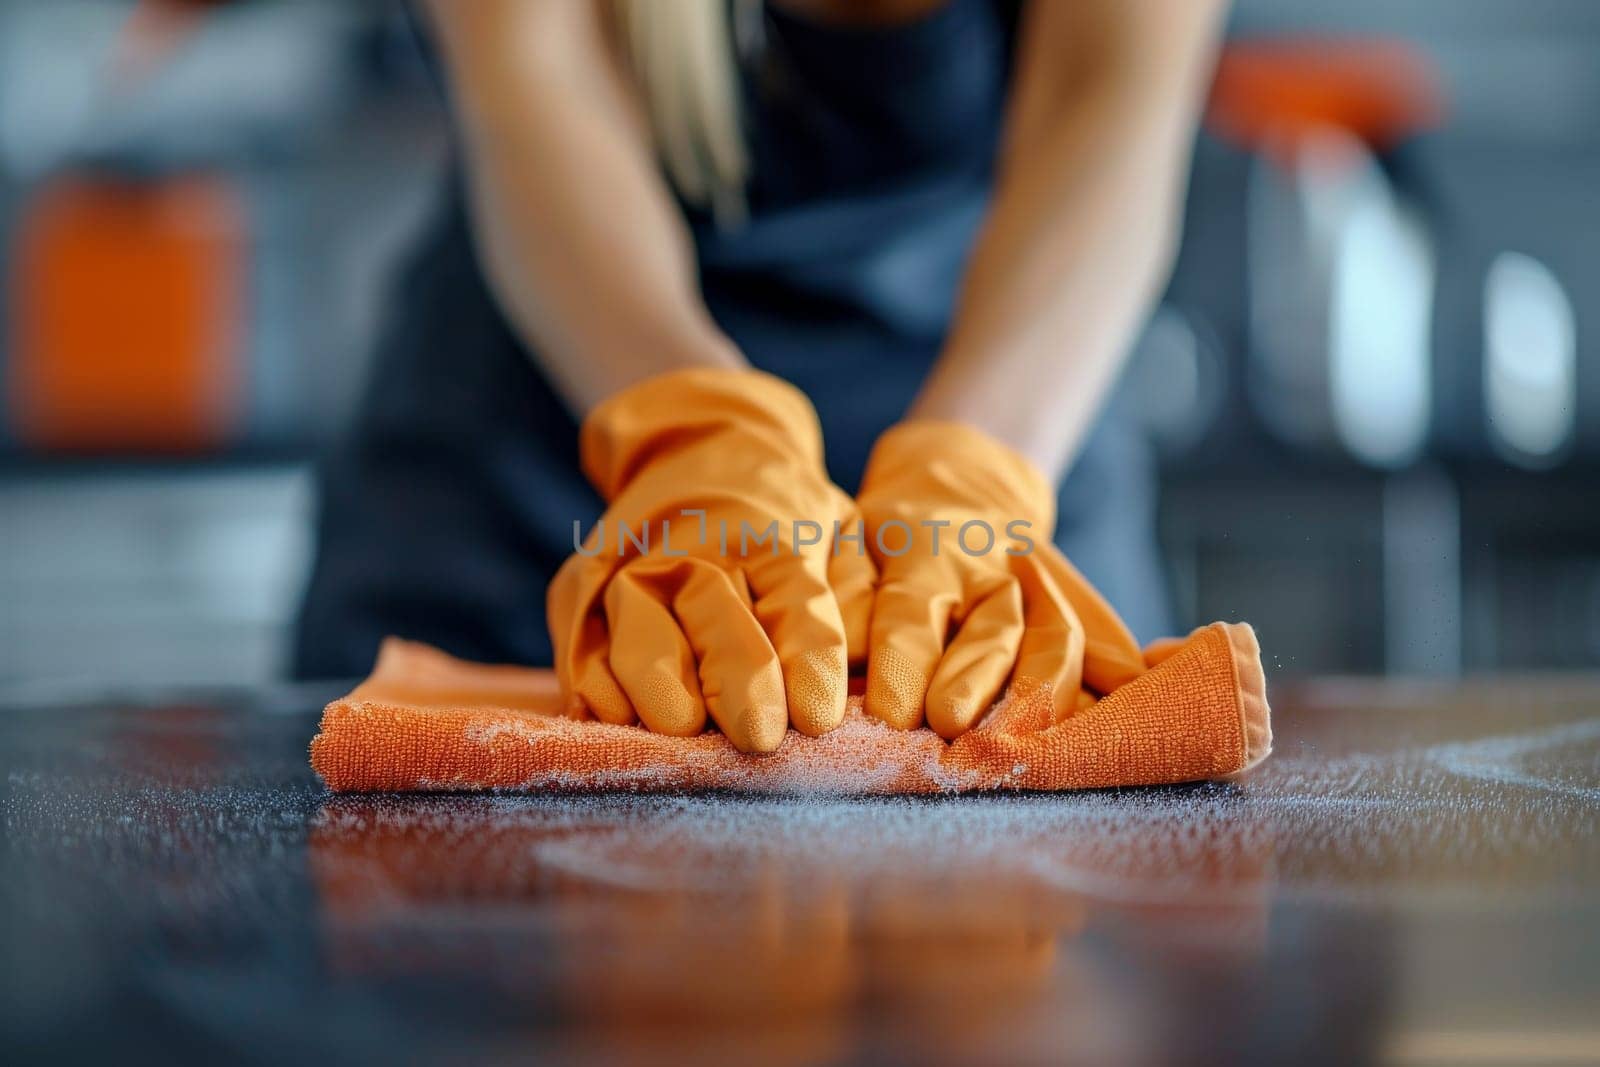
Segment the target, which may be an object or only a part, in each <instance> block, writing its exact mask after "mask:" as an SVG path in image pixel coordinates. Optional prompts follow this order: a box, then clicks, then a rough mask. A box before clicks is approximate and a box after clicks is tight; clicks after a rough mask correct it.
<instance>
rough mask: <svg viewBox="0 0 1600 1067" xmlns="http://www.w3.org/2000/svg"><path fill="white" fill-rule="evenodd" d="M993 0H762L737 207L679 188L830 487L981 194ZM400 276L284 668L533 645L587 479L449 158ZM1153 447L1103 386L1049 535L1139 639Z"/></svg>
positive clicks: (707, 268)
mask: <svg viewBox="0 0 1600 1067" xmlns="http://www.w3.org/2000/svg"><path fill="white" fill-rule="evenodd" d="M1014 18H1015V12H1014V10H1013V8H1012V6H1011V5H995V4H992V3H989V2H987V0H951V2H950V3H949V4H948V5H946V6H944V7H942V8H940V9H939V10H938V11H937V12H935V13H934V14H932V15H930V16H928V17H926V18H923V19H921V20H918V21H916V22H912V23H909V24H906V25H900V26H894V27H888V28H874V29H855V28H850V29H845V28H837V27H830V26H821V25H817V24H814V23H810V22H806V21H804V20H801V19H799V18H797V17H795V16H792V15H786V14H784V13H782V12H780V11H778V10H776V9H769V10H768V12H767V15H766V25H765V38H766V40H765V46H764V47H763V48H762V49H761V50H760V55H759V57H758V58H757V59H755V60H753V61H751V62H749V63H747V64H746V68H747V69H746V71H745V78H746V86H745V95H746V107H747V113H748V114H750V115H751V116H752V117H753V121H751V122H750V123H749V124H748V125H749V127H750V128H749V138H750V149H751V156H752V163H753V166H752V172H753V173H752V178H751V181H750V184H749V188H748V201H749V208H750V217H749V219H748V221H747V222H746V223H745V224H744V225H742V226H740V227H738V228H735V229H727V230H718V229H717V228H716V227H715V226H713V225H712V224H711V222H710V221H709V220H708V219H706V218H703V217H701V216H699V215H698V214H696V213H695V212H692V211H691V212H689V218H690V223H691V227H692V229H693V232H694V236H695V243H696V247H697V250H698V256H699V263H700V270H701V289H702V292H703V294H704V296H705V300H706V303H707V305H708V307H709V308H710V310H711V313H712V315H713V317H714V318H715V319H716V320H717V322H718V323H719V325H720V326H721V327H722V329H723V330H725V331H726V332H727V334H728V335H729V337H731V338H732V339H733V340H734V341H735V342H736V343H737V344H738V345H739V346H740V348H741V349H742V350H743V351H744V353H745V355H746V356H747V357H748V358H749V359H750V361H751V363H753V364H754V365H755V366H757V367H760V368H762V369H764V370H767V371H771V372H772V373H774V374H777V375H779V376H781V377H783V378H786V379H787V380H789V381H791V382H793V383H794V384H796V385H797V386H799V387H800V388H801V389H802V390H804V391H805V392H806V394H807V395H809V396H810V397H811V400H812V402H813V403H814V404H815V405H816V408H817V413H818V415H819V417H820V418H821V421H822V427H823V439H824V442H825V445H826V451H827V462H828V469H829V471H830V473H831V474H832V476H833V477H834V479H835V480H836V481H837V482H838V483H839V484H840V485H841V486H843V487H844V488H845V489H847V490H850V491H854V489H855V487H856V485H857V484H858V482H859V480H860V477H861V472H862V468H863V467H864V466H865V464H866V459H867V454H868V452H869V451H870V449H871V447H872V443H873V441H874V440H875V439H876V437H877V436H878V434H879V433H880V432H881V431H882V430H883V429H885V428H886V427H888V426H889V425H890V424H892V423H893V422H895V421H896V420H897V419H898V418H900V417H901V415H902V414H903V413H904V412H905V410H906V408H907V407H908V406H909V404H910V403H911V401H912V399H913V397H914V396H915V394H916V392H917V389H918V387H919V386H920V385H921V383H922V380H923V378H924V377H925V376H926V375H927V372H928V369H929V367H930V365H931V364H932V362H933V360H934V359H935V358H936V356H937V354H938V351H939V347H940V343H941V341H942V339H943V336H944V333H945V330H946V327H947V325H948V322H949V316H950V309H951V305H952V303H953V299H954V295H955V291H956V287H957V285H958V283H959V280H960V276H961V272H962V269H963V265H964V262H965V260H966V256H967V251H968V249H969V248H970V246H971V243H972V240H973V237H974V235H975V233H976V230H977V228H978V226H979V225H980V223H981V220H982V216H983V212H984V208H985V204H986V202H987V198H988V194H989V186H990V176H991V170H992V164H993V159H994V153H995V146H996V143H997V140H998V136H999V131H1000V116H1001V111H1002V107H1003V103H1004V96H1005V90H1006V84H1007V81H1008V76H1009V68H1010V51H1011V39H1012V34H1013V25H1014ZM397 296H398V299H397V301H396V303H395V314H394V315H393V317H392V318H391V319H390V321H389V323H388V325H387V328H386V330H385V331H384V333H383V334H382V336H381V338H380V344H379V350H378V352H377V354H376V358H375V360H374V365H373V367H372V369H371V377H370V382H369V385H368V388H367V392H366V395H365V397H364V400H363V402H362V404H361V405H360V408H359V410H358V413H357V415H356V417H355V419H354V421H353V423H352V425H351V427H350V428H349V430H348V432H347V433H346V434H345V435H344V436H343V437H342V439H341V441H340V443H339V445H338V446H337V447H336V448H335V449H334V451H333V453H332V454H331V455H330V456H329V457H328V459H327V461H326V463H325V465H324V467H323V470H322V477H321V483H320V505H321V510H320V515H319V527H318V543H317V554H316V563H315V566H314V569H313V573H312V577H311V581H310V585H309V588H308V590H307V592H306V596H305V601H304V604H303V607H302V611H301V616H300V620H299V628H298V633H297V636H296V643H295V652H294V665H293V666H294V671H295V673H296V674H297V675H298V676H300V677H331V676H336V675H337V676H348V675H355V674H359V673H361V672H364V671H365V670H366V669H367V668H368V667H369V666H370V665H371V663H372V659H373V655H374V653H375V651H376V649H377V645H378V642H379V641H380V640H381V639H382V638H383V636H384V635H386V634H398V635H401V636H405V637H411V638H415V639H418V640H422V641H427V642H429V643H432V644H434V645H437V646H439V647H441V648H444V649H445V650H447V651H449V652H452V653H455V654H456V655H460V656H465V657H468V658H472V659H478V660H487V661H495V662H517V663H535V664H537V663H548V662H550V658H551V653H550V643H549V635H548V633H547V632H546V628H545V619H544V592H545V586H546V584H547V583H548V582H549V580H550V578H551V576H552V575H554V573H555V571H556V569H557V568H558V567H559V566H560V565H561V562H562V561H563V560H564V559H565V558H566V556H567V555H568V554H569V553H570V552H571V549H572V522H573V520H574V519H579V520H581V521H582V523H583V525H584V527H585V528H587V527H588V526H589V525H590V524H591V523H592V522H593V521H594V520H595V519H596V518H597V517H598V516H599V515H600V512H601V501H600V500H599V499H598V497H597V496H596V495H595V493H594V491H593V490H592V489H591V488H590V487H589V486H588V484H587V483H586V482H585V481H584V478H583V476H582V474H581V473H580V472H579V469H578V455H577V423H576V422H575V420H574V419H573V416H572V415H571V413H570V412H568V411H567V410H566V408H565V407H564V406H563V405H562V403H561V401H560V400H559V399H558V398H557V397H556V395H555V393H554V392H553V391H552V389H551V387H550V385H549V383H548V382H547V381H546V379H545V378H544V376H543V374H542V373H541V372H540V371H539V370H538V366H537V363H536V362H535V360H534V359H533V358H532V356H531V355H530V354H529V353H528V351H527V350H526V348H525V347H524V346H523V344H522V343H521V342H520V341H519V340H518V338H517V337H516V336H515V335H514V334H513V332H512V330H511V328H510V326H509V324H508V323H507V321H506V319H505V318H504V317H503V316H502V315H501V313H500V311H499V309H498V308H497V307H496V306H495V303H494V301H493V299H492V298H491V296H490V295H489V291H488V289H487V287H486V285H485V282H484V279H483V276H482V274H481V272H480V270H479V267H478V263H477V260H476V258H475V255H474V251H473V246H472V240H471V236H470V232H469V229H468V221H467V215H466V209H465V206H464V198H463V195H462V190H461V186H460V182H459V179H455V180H452V182H451V186H450V188H449V190H448V191H447V196H446V198H445V201H444V210H443V212H442V213H441V215H440V216H439V217H438V219H436V221H435V223H434V225H433V226H432V227H431V230H430V232H429V235H428V236H427V237H426V239H425V240H424V241H423V242H422V245H421V247H420V249H419V251H418V253H417V254H416V255H415V257H414V258H413V259H412V261H411V263H410V266H409V268H408V269H407V271H406V272H405V274H404V275H403V277H402V279H401V281H400V287H399V290H398V293H397ZM1017 388H1018V389H1019V390H1021V389H1026V388H1029V384H1028V383H1026V382H1019V383H1017ZM1152 472H1153V466H1152V460H1151V457H1150V453H1149V450H1148V447H1147V446H1146V444H1145V442H1144V441H1143V440H1142V439H1141V438H1140V436H1139V435H1138V433H1137V431H1136V430H1135V428H1134V424H1133V421H1132V420H1131V419H1127V418H1123V417H1120V416H1119V415H1118V413H1117V412H1116V411H1115V410H1111V411H1108V412H1107V413H1106V414H1105V415H1104V416H1103V417H1102V418H1101V420H1100V422H1099V424H1098V426H1097V427H1096V429H1095V430H1094V432H1093V433H1092V434H1091V436H1090V438H1089V440H1088V442H1087V444H1086V445H1085V447H1084V449H1083V451H1082V453H1081V455H1080V457H1079V458H1078V460H1077V462H1076V464H1075V465H1074V467H1073V469H1072V471H1071V473H1070V475H1069V476H1068V477H1067V479H1066V480H1065V482H1064V484H1063V486H1062V490H1061V500H1060V519H1059V523H1058V531H1057V536H1056V542H1057V544H1058V545H1060V547H1061V548H1062V550H1063V551H1064V552H1065V553H1066V554H1067V555H1068V557H1069V558H1071V559H1072V560H1073V561H1074V562H1075V563H1077V564H1078V566H1079V567H1080V568H1081V569H1082V570H1083V571H1084V573H1085V574H1086V575H1087V576H1088V577H1089V578H1090V579H1091V580H1092V581H1094V582H1095V583H1096V585H1097V586H1099V588H1100V589H1101V590H1102V591H1103V592H1104V593H1105V594H1106V596H1107V597H1108V598H1109V599H1110V600H1111V602H1112V603H1113V604H1114V605H1115V606H1116V607H1117V608H1118V609H1119V610H1120V611H1121V612H1122V613H1123V615H1124V617H1125V618H1127V620H1128V623H1129V625H1130V626H1131V627H1132V628H1133V629H1134V631H1135V633H1137V634H1138V635H1139V636H1140V637H1141V638H1145V639H1148V638H1150V637H1153V636H1155V635H1157V634H1158V633H1161V632H1165V630H1166V628H1167V625H1166V624H1167V619H1166V600H1165V593H1164V586H1163V582H1162V579H1161V570H1160V565H1159V557H1158V554H1157V550H1156V546H1155V538H1154V511H1155V492H1154V479H1153V473H1152Z"/></svg>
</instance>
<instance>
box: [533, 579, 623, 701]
mask: <svg viewBox="0 0 1600 1067" xmlns="http://www.w3.org/2000/svg"><path fill="white" fill-rule="evenodd" d="M608 574H609V570H608V569H605V568H599V567H595V566H592V565H591V564H590V562H589V561H588V560H587V559H584V558H582V557H579V556H573V557H571V558H569V559H568V560H567V562H566V563H564V564H562V566H561V569H560V570H559V571H558V572H557V573H556V577H555V579H554V580H553V581H552V582H551V583H550V590H549V593H548V595H547V597H546V613H547V615H548V617H549V618H550V620H551V621H552V625H551V627H550V633H551V640H552V642H553V643H554V645H555V654H556V665H557V667H558V668H559V669H558V672H557V673H558V674H559V675H560V678H561V684H562V688H563V690H564V691H565V693H566V697H567V704H568V708H567V711H568V714H573V715H576V714H581V713H583V712H587V713H588V714H590V715H593V716H594V717H595V718H596V719H599V720H600V721H601V722H609V723H614V724H616V725H618V726H631V725H632V724H633V723H634V722H636V721H637V718H636V716H635V715H634V712H633V705H632V704H631V703H630V702H629V701H628V697H627V695H626V694H625V693H623V691H622V687H621V686H620V685H618V684H617V680H616V678H615V677H614V676H613V675H612V673H611V668H610V667H609V666H608V665H607V664H606V650H607V649H609V648H610V647H611V635H610V633H609V631H608V630H607V627H606V620H605V616H604V615H603V614H602V612H601V610H600V595H599V590H600V589H601V588H603V587H604V584H605V580H606V578H607V576H608ZM556 620H564V625H557V624H556Z"/></svg>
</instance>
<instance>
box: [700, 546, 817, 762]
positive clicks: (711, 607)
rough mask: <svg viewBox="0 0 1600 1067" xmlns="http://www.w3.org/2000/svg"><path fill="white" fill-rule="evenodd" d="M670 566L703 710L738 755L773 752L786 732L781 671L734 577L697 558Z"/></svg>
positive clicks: (774, 652)
mask: <svg viewBox="0 0 1600 1067" xmlns="http://www.w3.org/2000/svg"><path fill="white" fill-rule="evenodd" d="M673 563H674V564H675V569H676V570H677V571H678V572H679V574H680V575H681V581H679V583H678V585H677V592H676V595H675V596H674V597H673V600H672V611H673V614H674V615H676V616H677V618H678V622H679V623H680V624H681V626H682V628H683V634H684V636H685V637H686V638H688V640H689V647H690V648H692V649H693V650H694V655H695V658H696V659H697V660H698V661H699V664H700V692H701V693H702V694H703V695H704V697H705V704H706V710H707V711H708V712H710V713H711V717H712V718H713V719H715V720H716V723H717V725H718V726H719V727H721V729H722V732H723V733H724V734H726V735H727V736H728V740H729V741H732V742H733V744H734V747H736V748H738V749H739V751H741V752H771V751H773V750H774V749H776V748H777V747H778V746H779V745H780V744H782V743H783V738H784V735H785V734H786V733H787V732H788V727H789V711H788V704H787V701H786V700H785V699H784V692H783V671H782V668H781V666H780V664H779V661H778V654H777V652H776V651H774V649H773V647H772V642H771V641H769V640H768V639H767V635H766V632H765V631H764V630H762V629H761V623H760V622H758V621H757V620H756V617H755V614H754V613H753V612H752V611H751V609H750V601H749V597H748V594H746V593H745V592H744V591H743V590H742V589H741V588H740V584H739V582H740V581H742V579H739V580H736V579H737V576H736V575H730V574H728V573H727V572H726V571H724V570H722V569H721V568H719V567H717V566H715V565H714V564H711V563H708V562H705V561H704V560H696V559H681V560H674V561H673Z"/></svg>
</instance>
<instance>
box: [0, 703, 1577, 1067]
mask: <svg viewBox="0 0 1600 1067" xmlns="http://www.w3.org/2000/svg"><path fill="white" fill-rule="evenodd" d="M1274 696H1275V705H1276V708H1277V716H1276V719H1277V733H1278V736H1279V747H1278V753H1277V755H1276V756H1274V757H1273V759H1272V760H1271V761H1269V763H1268V764H1267V765H1265V766H1264V767H1263V768H1262V769H1261V770H1260V771H1259V772H1258V773H1256V774H1255V775H1253V776H1252V777H1250V778H1248V779H1246V780H1244V781H1242V782H1239V783H1235V784H1230V785H1208V786H1195V787H1190V788H1178V789H1159V790H1128V791H1108V792H1096V793H1087V794H1078V795H1065V796H1039V795H1034V796H1026V795H1024V796H988V797H969V798H961V799H956V798H951V799H945V800H933V801H916V802H912V801H896V800H888V801H883V800H874V801H866V800H859V801H857V800H838V799H832V800H821V799H815V798H810V799H808V798H804V797H794V798H781V799H767V800H748V799H739V798H735V797H721V796H712V797H704V796H701V797H689V796H680V797H658V798H644V797H632V796H621V795H609V796H599V797H572V796H565V797H563V796H539V797H471V796H435V797H398V796H374V797H335V796H330V795H327V794H325V793H324V792H322V790H321V789H320V788H319V787H318V786H317V785H316V784H315V782H314V781H313V780H312V779H311V777H310V775H309V773H308V771H307V770H306V767H305V762H304V752H305V750H304V745H305V741H306V739H307V737H308V736H309V735H310V733H311V730H312V727H313V717H312V708H313V707H314V704H315V702H316V700H317V699H318V697H317V696H316V695H315V694H312V693H310V692H307V691H304V690H301V691H286V690H285V691H275V690H267V691H254V692H242V693H236V694H233V695H231V696H229V695H226V694H223V695H213V696H211V697H209V698H195V699H190V700H163V701H148V700H147V701H143V702H141V703H140V704H139V706H126V705H124V704H119V703H118V702H117V701H114V700H109V699H108V700H101V701H89V702H78V703H74V704H67V703H59V704H56V705H53V706H38V707H34V708H32V709H31V710H30V709H29V708H28V707H26V706H23V705H21V704H18V703H16V702H12V704H11V706H9V708H8V710H6V711H5V712H4V713H0V763H3V764H4V771H5V777H4V781H5V782H6V787H5V789H6V792H5V794H4V799H3V803H0V814H3V817H4V822H5V826H6V833H5V837H4V845H3V853H4V867H5V870H6V871H7V872H8V873H7V876H6V878H5V879H4V882H3V884H0V885H3V888H0V931H3V933H4V941H3V943H4V954H5V967H4V971H3V974H4V979H3V981H4V986H3V988H0V993H3V996H0V1030H3V1035H4V1039H5V1041H6V1045H7V1047H8V1048H9V1049H11V1050H14V1051H19V1052H21V1053H24V1054H43V1053H53V1054H68V1053H79V1054H93V1053H106V1052H114V1053H116V1054H118V1055H121V1056H132V1057H134V1058H136V1059H150V1058H155V1057H157V1056H162V1055H170V1054H177V1053H187V1054H190V1055H206V1056H215V1057H221V1056H230V1057H238V1058H245V1059H259V1060H278V1059H286V1058H301V1057H305V1056H309V1055H317V1056H319V1057H339V1058H346V1059H357V1060H366V1059H372V1060H377V1059H383V1060H386V1061H390V1062H392V1061H394V1060H397V1059H398V1060H407V1061H409V1060H433V1059H438V1058H442V1057H449V1058H451V1059H453V1060H480V1059H498V1058H506V1057H510V1056H517V1057H519V1058H522V1057H534V1058H539V1059H541V1060H553V1061H556V1062H565V1061H578V1060H584V1061H590V1060H595V1059H599V1060H636V1059H657V1060H666V1061H669V1062H695V1061H698V1062H738V1063H743V1062H752V1061H753V1060H754V1059H755V1058H757V1057H760V1058H762V1059H770V1060H776V1061H778V1062H814V1061H825V1062H874V1063H878V1062H891V1063H892V1062H917V1063H926V1062H961V1061H966V1062H983V1063H993V1062H1052V1063H1058V1062H1164V1061H1177V1062H1228V1061H1234V1060H1245V1061H1261V1062H1305V1061H1311V1062H1340V1063H1349V1062H1393V1063H1459V1062H1516V1063H1528V1062H1547V1063H1552V1062H1554V1063H1576V1062H1592V1061H1593V1060H1594V1059H1596V1058H1597V1057H1600V1024H1597V1023H1596V1020H1595V1015H1594V1011H1593V1008H1594V1004H1595V1003H1596V1001H1597V997H1600V893H1597V892H1596V890H1597V889H1600V836H1597V834H1596V830H1597V828H1600V826H1597V824H1600V678H1571V679H1565V680H1558V679H1551V678H1543V679H1540V678H1529V679H1523V680H1517V679H1506V680H1478V681H1473V682H1471V683H1469V684H1465V685H1445V684H1432V683H1430V684H1424V683H1405V684H1402V683H1370V682H1325V683H1315V684H1310V685H1304V686H1300V687H1297V688H1294V689H1288V688H1285V689H1284V690H1283V691H1281V692H1278V693H1275V694H1274Z"/></svg>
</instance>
